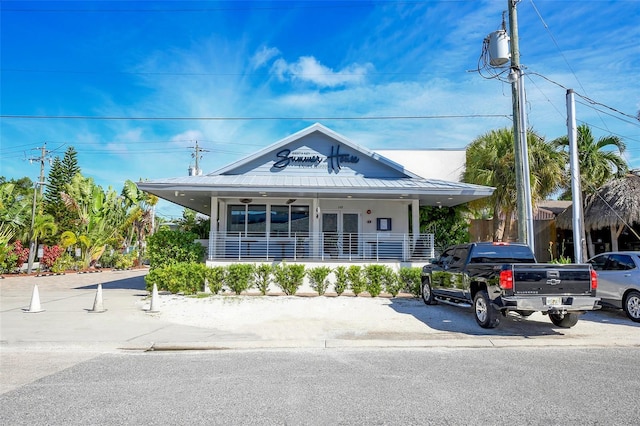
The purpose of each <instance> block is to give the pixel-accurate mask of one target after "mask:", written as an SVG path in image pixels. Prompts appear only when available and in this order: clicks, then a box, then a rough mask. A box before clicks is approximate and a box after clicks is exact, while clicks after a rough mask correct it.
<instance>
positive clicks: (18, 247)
mask: <svg viewBox="0 0 640 426" xmlns="http://www.w3.org/2000/svg"><path fill="white" fill-rule="evenodd" d="M11 253H12V254H14V255H15V256H17V258H18V260H16V268H18V269H20V268H22V265H24V262H26V261H27V259H29V249H28V248H26V247H22V241H20V240H16V242H15V243H13V249H12V250H11Z"/></svg>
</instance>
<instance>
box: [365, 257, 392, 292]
mask: <svg viewBox="0 0 640 426" xmlns="http://www.w3.org/2000/svg"><path fill="white" fill-rule="evenodd" d="M385 267H388V266H386V265H378V264H371V265H367V266H365V268H364V278H365V288H366V289H367V293H369V295H371V297H378V296H379V295H380V293H381V292H382V283H383V280H384V278H383V275H384V272H385Z"/></svg>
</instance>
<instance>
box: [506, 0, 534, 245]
mask: <svg viewBox="0 0 640 426" xmlns="http://www.w3.org/2000/svg"><path fill="white" fill-rule="evenodd" d="M518 2H519V0H507V3H508V8H509V9H508V10H509V29H510V39H511V72H510V74H509V81H511V97H512V99H513V142H514V154H515V169H516V170H515V171H516V206H517V207H516V209H517V211H518V241H520V242H523V243H526V244H527V245H529V247H531V250H532V251H535V245H534V243H535V232H534V229H533V209H532V206H531V185H530V182H529V180H530V177H529V152H528V149H527V124H526V110H525V108H524V105H523V104H524V93H525V92H524V76H523V72H522V69H521V67H520V48H519V45H518V14H517V10H516V4H517V3H518Z"/></svg>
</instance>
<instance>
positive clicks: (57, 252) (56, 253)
mask: <svg viewBox="0 0 640 426" xmlns="http://www.w3.org/2000/svg"><path fill="white" fill-rule="evenodd" d="M63 254H64V247H62V246H59V245H55V246H46V245H45V246H44V247H43V249H42V259H40V263H41V264H42V265H43V266H44V267H46V268H47V269H51V268H52V267H53V265H54V264H55V263H56V261H57V260H58V259H59V258H60V257H61V256H62V255H63Z"/></svg>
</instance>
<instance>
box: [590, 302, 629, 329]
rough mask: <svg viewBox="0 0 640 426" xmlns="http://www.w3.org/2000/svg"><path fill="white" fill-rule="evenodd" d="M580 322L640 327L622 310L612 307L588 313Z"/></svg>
mask: <svg viewBox="0 0 640 426" xmlns="http://www.w3.org/2000/svg"><path fill="white" fill-rule="evenodd" d="M580 321H590V322H595V323H599V324H619V325H626V326H629V327H637V328H638V327H640V323H638V322H633V321H631V320H630V319H629V317H627V314H625V313H624V311H623V310H622V309H616V308H611V307H603V308H602V309H599V310H597V311H593V312H587V313H586V314H584V315H583V316H582V317H580Z"/></svg>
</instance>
